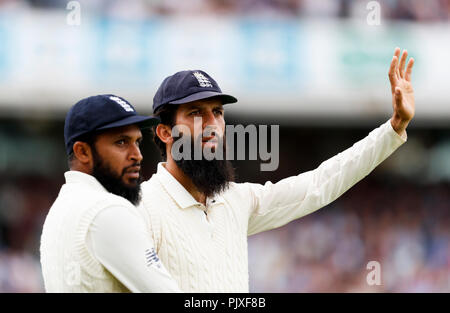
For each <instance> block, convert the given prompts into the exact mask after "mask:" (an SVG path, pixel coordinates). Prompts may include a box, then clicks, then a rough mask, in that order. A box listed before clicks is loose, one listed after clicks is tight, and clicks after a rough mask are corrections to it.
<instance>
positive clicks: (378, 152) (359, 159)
mask: <svg viewBox="0 0 450 313" xmlns="http://www.w3.org/2000/svg"><path fill="white" fill-rule="evenodd" d="M406 139H407V138H406V134H405V135H404V137H401V136H400V135H399V134H397V133H396V132H395V131H394V129H393V128H392V126H391V123H390V121H388V122H386V123H384V124H383V125H381V126H380V127H378V128H376V129H374V130H373V131H371V132H370V133H369V135H368V136H367V137H365V138H364V139H362V140H360V141H358V142H357V143H355V144H354V145H353V146H352V147H350V148H348V149H347V150H345V151H343V152H341V153H339V154H337V155H336V156H334V157H332V158H331V159H328V160H327V161H325V162H323V163H322V164H320V166H319V167H318V168H316V169H315V170H312V171H309V172H305V173H302V174H300V175H298V176H292V177H288V178H285V179H283V180H281V181H279V182H278V183H276V184H272V183H271V182H267V183H266V184H264V185H260V184H246V185H247V187H248V189H249V193H250V198H251V204H250V212H249V224H248V235H252V234H256V233H259V232H262V231H266V230H269V229H273V228H277V227H280V226H283V225H285V224H287V223H289V222H290V221H292V220H294V219H298V218H300V217H302V216H305V215H307V214H310V213H312V212H314V211H316V210H318V209H320V208H321V207H323V206H325V205H327V204H329V203H331V202H332V201H334V200H335V199H336V198H338V197H339V196H341V195H342V194H343V193H344V192H345V191H347V190H348V189H349V188H350V187H352V186H353V185H354V184H356V183H357V182H358V181H360V180H361V179H362V178H364V177H365V176H367V175H368V174H369V173H370V172H371V171H372V170H373V169H374V168H375V167H376V166H377V165H378V164H380V163H381V162H382V161H383V160H385V159H386V158H387V157H388V156H389V155H391V154H392V153H393V152H394V151H395V150H396V149H397V148H398V147H400V146H401V145H402V144H403V143H404V142H406Z"/></svg>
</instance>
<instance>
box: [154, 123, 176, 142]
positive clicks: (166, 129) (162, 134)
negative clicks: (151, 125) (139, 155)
mask: <svg viewBox="0 0 450 313" xmlns="http://www.w3.org/2000/svg"><path fill="white" fill-rule="evenodd" d="M156 135H157V136H158V138H159V140H161V141H162V142H164V143H165V144H166V145H167V144H171V143H173V138H172V128H171V127H170V126H169V125H165V124H158V126H156Z"/></svg>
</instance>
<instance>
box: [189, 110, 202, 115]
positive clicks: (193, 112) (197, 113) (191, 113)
mask: <svg viewBox="0 0 450 313" xmlns="http://www.w3.org/2000/svg"><path fill="white" fill-rule="evenodd" d="M199 114H200V110H195V111H192V112H190V113H189V115H199Z"/></svg>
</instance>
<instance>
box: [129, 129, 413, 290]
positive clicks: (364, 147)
mask: <svg viewBox="0 0 450 313" xmlns="http://www.w3.org/2000/svg"><path fill="white" fill-rule="evenodd" d="M405 141H406V138H402V137H400V136H399V135H398V134H397V133H396V132H395V131H394V130H393V129H392V126H391V124H390V121H387V122H386V123H384V124H383V125H382V126H380V127H379V128H377V129H375V130H373V131H372V132H370V134H369V135H368V136H367V137H366V138H364V139H362V140H361V141H359V142H357V143H355V144H354V145H353V146H352V147H351V148H349V149H347V150H345V151H344V152H342V153H339V154H337V155H336V156H334V157H333V158H331V159H329V160H327V161H325V162H323V163H322V164H321V165H320V166H319V167H318V168H317V169H315V170H313V171H309V172H305V173H302V174H300V175H298V176H293V177H289V178H286V179H283V180H281V181H279V182H278V183H276V184H273V183H271V182H267V183H266V184H264V185H259V184H251V183H243V184H237V183H233V184H231V187H230V188H229V189H228V190H227V191H226V192H224V193H223V194H221V195H218V196H216V197H215V198H214V199H207V203H206V206H204V205H203V204H201V203H198V202H197V201H196V200H195V199H194V198H193V197H192V196H191V195H190V194H189V193H188V192H187V191H186V189H184V187H183V186H182V185H181V184H180V183H179V182H178V181H177V180H176V179H175V178H174V177H173V176H172V175H171V174H170V173H169V172H168V171H167V170H166V169H165V167H164V164H163V163H160V164H159V165H158V170H157V173H156V174H155V175H153V177H152V178H151V179H150V180H149V181H147V182H145V183H143V184H142V191H143V201H142V203H141V205H140V206H139V207H138V209H139V210H141V213H142V215H143V216H144V218H145V222H146V225H147V228H148V230H149V233H150V234H151V236H152V240H153V242H154V244H155V246H156V251H157V253H158V255H159V257H160V259H161V261H162V263H163V264H164V265H165V267H166V268H167V270H168V271H169V273H170V274H171V276H172V277H173V278H174V279H175V281H176V282H177V283H178V285H179V287H180V288H181V289H182V290H183V291H185V292H248V291H249V276H248V257H247V236H248V235H251V234H256V233H259V232H262V231H265V230H269V229H273V228H276V227H280V226H282V225H285V224H286V223H288V222H290V221H292V220H294V219H297V218H300V217H302V216H304V215H307V214H309V213H311V212H314V211H316V210H317V209H319V208H321V207H323V206H325V205H327V204H329V203H330V202H332V201H334V200H335V199H336V198H338V197H339V196H340V195H342V194H343V193H344V192H345V191H346V190H348V189H349V188H350V187H352V186H353V185H354V184H355V183H357V182H358V181H359V180H361V179H362V178H364V177H365V176H366V175H368V174H369V173H370V172H371V171H372V170H373V169H374V168H375V167H376V166H377V165H378V164H379V163H380V162H382V161H383V160H385V159H386V158H387V157H388V156H389V155H390V154H391V153H392V152H394V151H395V150H396V149H397V148H398V147H399V146H400V145H402V144H403V143H404V142H405ZM205 213H206V214H205ZM262 257H264V256H262Z"/></svg>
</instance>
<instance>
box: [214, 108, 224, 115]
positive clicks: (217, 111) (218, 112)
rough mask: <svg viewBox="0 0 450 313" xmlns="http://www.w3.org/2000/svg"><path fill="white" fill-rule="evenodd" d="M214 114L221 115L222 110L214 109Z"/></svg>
mask: <svg viewBox="0 0 450 313" xmlns="http://www.w3.org/2000/svg"><path fill="white" fill-rule="evenodd" d="M214 113H216V114H219V115H223V110H221V109H216V110H214Z"/></svg>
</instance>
